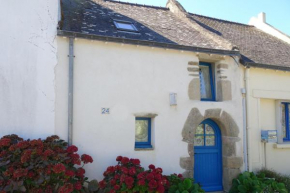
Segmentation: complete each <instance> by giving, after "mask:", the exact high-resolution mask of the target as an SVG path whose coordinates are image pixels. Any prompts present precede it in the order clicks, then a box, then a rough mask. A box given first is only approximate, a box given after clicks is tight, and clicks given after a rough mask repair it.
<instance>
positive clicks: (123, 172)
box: [99, 156, 169, 193]
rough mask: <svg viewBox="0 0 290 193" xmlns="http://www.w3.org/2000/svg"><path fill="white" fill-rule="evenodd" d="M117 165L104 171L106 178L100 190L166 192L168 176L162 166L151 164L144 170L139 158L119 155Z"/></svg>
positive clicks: (143, 192)
mask: <svg viewBox="0 0 290 193" xmlns="http://www.w3.org/2000/svg"><path fill="white" fill-rule="evenodd" d="M116 161H117V162H118V164H117V165H116V166H110V167H108V168H107V170H106V171H105V172H104V174H103V175H104V179H103V180H102V181H100V183H99V186H100V191H101V192H109V193H119V192H127V193H133V192H140V193H145V192H149V193H150V192H159V193H163V192H165V189H166V188H167V187H168V186H169V183H168V180H167V178H166V176H163V175H162V169H161V168H155V166H154V165H149V169H148V170H144V168H143V167H141V165H140V160H139V159H129V158H127V157H122V156H118V157H117V159H116Z"/></svg>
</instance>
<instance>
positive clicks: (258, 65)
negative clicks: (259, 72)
mask: <svg viewBox="0 0 290 193" xmlns="http://www.w3.org/2000/svg"><path fill="white" fill-rule="evenodd" d="M244 66H246V67H256V68H264V69H271V70H281V71H290V67H287V66H277V65H270V64H261V63H254V62H246V63H245V64H244Z"/></svg>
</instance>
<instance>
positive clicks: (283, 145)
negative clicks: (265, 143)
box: [273, 143, 290, 149]
mask: <svg viewBox="0 0 290 193" xmlns="http://www.w3.org/2000/svg"><path fill="white" fill-rule="evenodd" d="M273 147H274V148H276V149H290V143H281V144H274V145H273Z"/></svg>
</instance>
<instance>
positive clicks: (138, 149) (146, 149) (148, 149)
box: [134, 147, 154, 151]
mask: <svg viewBox="0 0 290 193" xmlns="http://www.w3.org/2000/svg"><path fill="white" fill-rule="evenodd" d="M134 150H135V151H153V150H154V148H153V147H152V148H135V149H134Z"/></svg>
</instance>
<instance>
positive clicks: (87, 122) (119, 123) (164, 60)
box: [55, 37, 243, 179]
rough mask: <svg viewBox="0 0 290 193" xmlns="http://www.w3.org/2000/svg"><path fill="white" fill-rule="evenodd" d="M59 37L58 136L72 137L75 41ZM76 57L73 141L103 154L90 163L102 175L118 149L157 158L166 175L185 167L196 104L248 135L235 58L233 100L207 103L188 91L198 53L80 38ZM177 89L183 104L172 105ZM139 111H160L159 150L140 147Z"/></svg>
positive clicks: (155, 130) (231, 66)
mask: <svg viewBox="0 0 290 193" xmlns="http://www.w3.org/2000/svg"><path fill="white" fill-rule="evenodd" d="M57 42H58V65H57V67H56V70H55V72H56V134H57V135H59V136H61V137H62V138H64V139H66V138H67V124H68V123H67V116H68V114H67V103H68V101H67V95H68V89H67V88H68V87H67V85H68V57H67V56H68V50H69V41H68V38H62V37H58V41H57ZM74 55H75V58H74V112H73V114H74V118H73V144H75V145H77V146H78V147H79V148H80V150H81V152H86V153H88V154H90V155H92V156H93V158H94V160H95V161H94V164H90V165H89V166H88V171H89V172H88V175H89V177H91V178H97V179H102V173H103V171H104V170H105V169H106V168H107V167H108V166H109V165H113V164H115V163H116V162H115V158H116V156H118V155H125V156H128V157H133V158H140V160H141V162H142V165H143V166H145V167H147V166H148V165H149V164H150V163H153V164H156V165H157V166H160V167H162V168H163V169H164V172H165V173H166V174H169V173H181V172H183V171H184V170H183V169H182V168H181V167H180V163H179V162H180V157H188V156H189V155H188V149H187V146H188V144H187V143H185V142H183V141H182V135H181V132H182V129H183V126H184V124H185V121H186V119H187V116H188V114H189V112H190V110H191V109H192V108H194V107H196V108H198V109H199V110H200V112H201V113H202V114H203V113H204V111H205V110H206V109H212V108H221V109H222V110H224V111H226V112H228V113H229V114H230V115H231V116H232V117H233V119H234V120H235V121H236V123H237V125H238V127H239V128H240V133H239V137H240V138H241V139H242V136H243V133H242V128H243V125H242V124H243V116H242V95H241V93H240V85H241V84H240V83H241V82H240V80H241V75H242V74H241V72H240V70H239V67H238V65H237V64H236V63H235V62H234V60H233V59H232V58H230V57H226V58H225V59H224V63H226V64H228V66H229V69H228V72H229V73H228V79H229V80H230V81H231V83H232V100H231V101H225V102H206V101H200V100H190V99H189V97H188V85H189V83H190V81H191V80H192V76H189V72H188V70H187V67H188V62H190V61H198V60H199V58H198V57H197V56H196V54H194V53H192V52H180V51H178V50H165V49H160V48H150V47H143V46H139V47H137V46H134V45H122V44H119V43H105V42H102V41H89V40H84V39H77V40H75V41H74ZM208 59H209V58H208ZM171 92H174V93H177V105H176V106H170V102H169V94H170V93H171ZM101 108H110V114H108V115H102V114H101ZM136 113H137V114H138V113H155V114H157V116H156V117H155V118H154V119H153V128H152V130H153V135H152V141H153V146H154V150H147V151H136V150H134V143H135V116H134V114H136ZM242 146H243V145H242V140H240V141H239V142H237V146H236V154H237V155H238V156H240V157H243V149H242ZM192 148H193V147H192ZM241 169H243V168H241Z"/></svg>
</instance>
